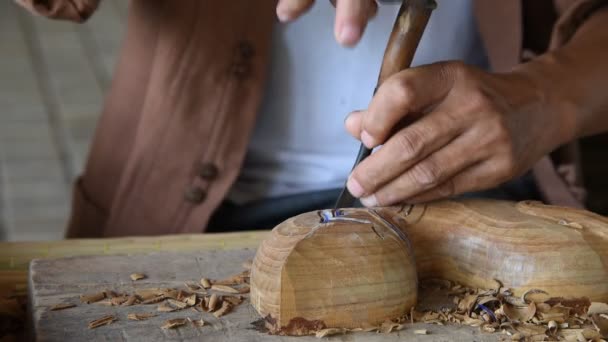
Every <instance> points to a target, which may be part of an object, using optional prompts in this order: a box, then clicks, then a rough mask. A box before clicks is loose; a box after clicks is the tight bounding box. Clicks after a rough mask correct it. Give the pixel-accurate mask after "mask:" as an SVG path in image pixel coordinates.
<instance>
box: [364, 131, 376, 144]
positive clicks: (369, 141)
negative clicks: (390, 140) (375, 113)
mask: <svg viewBox="0 0 608 342" xmlns="http://www.w3.org/2000/svg"><path fill="white" fill-rule="evenodd" d="M361 142H362V143H363V144H364V145H365V146H367V147H368V148H372V147H374V138H373V137H372V136H371V135H370V134H369V133H367V131H363V132H361Z"/></svg>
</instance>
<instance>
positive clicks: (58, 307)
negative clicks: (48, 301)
mask: <svg viewBox="0 0 608 342" xmlns="http://www.w3.org/2000/svg"><path fill="white" fill-rule="evenodd" d="M74 307H76V304H69V303H61V304H56V305H53V306H51V308H50V309H49V310H51V311H59V310H65V309H70V308H74Z"/></svg>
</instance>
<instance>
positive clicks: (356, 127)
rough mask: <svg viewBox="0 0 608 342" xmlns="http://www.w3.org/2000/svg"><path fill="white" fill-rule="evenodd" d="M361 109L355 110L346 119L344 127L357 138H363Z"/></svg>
mask: <svg viewBox="0 0 608 342" xmlns="http://www.w3.org/2000/svg"><path fill="white" fill-rule="evenodd" d="M362 115H363V113H362V112H361V111H354V112H352V113H350V114H348V116H347V117H346V119H344V127H345V128H346V131H347V132H348V133H349V134H350V135H352V136H353V137H354V138H355V139H361V120H362V118H363V116H362Z"/></svg>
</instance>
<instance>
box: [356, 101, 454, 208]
mask: <svg viewBox="0 0 608 342" xmlns="http://www.w3.org/2000/svg"><path fill="white" fill-rule="evenodd" d="M463 130H464V127H462V126H461V125H459V124H457V123H454V122H453V119H452V118H451V117H450V116H449V115H446V114H445V113H442V112H433V113H430V114H428V115H427V116H423V117H422V118H420V119H419V120H418V121H416V122H414V123H413V124H411V125H410V126H407V127H405V128H403V129H401V130H400V131H399V132H397V133H396V134H394V135H393V136H392V137H391V138H390V139H389V140H388V141H387V142H386V144H384V145H383V146H382V148H381V149H380V150H378V151H377V152H376V153H374V154H372V155H371V156H369V157H368V158H367V159H365V160H363V161H362V162H361V163H360V164H359V165H358V166H357V167H356V168H355V169H354V170H353V172H352V174H351V176H350V177H349V179H348V182H347V186H348V189H349V191H350V192H351V194H353V196H355V197H366V196H368V195H371V194H373V193H375V192H376V191H377V190H378V189H380V188H381V187H382V186H384V185H385V184H387V183H389V182H390V181H392V180H394V179H395V178H397V177H399V175H401V174H403V173H404V172H405V171H406V170H408V169H409V168H411V167H412V166H414V165H415V164H416V163H418V162H419V161H421V160H423V159H424V158H426V157H427V156H428V155H430V154H431V153H433V152H435V151H437V150H439V149H440V148H442V147H444V146H445V145H446V144H448V143H449V142H450V141H451V140H452V139H454V138H455V137H456V136H458V135H460V133H462V131H463Z"/></svg>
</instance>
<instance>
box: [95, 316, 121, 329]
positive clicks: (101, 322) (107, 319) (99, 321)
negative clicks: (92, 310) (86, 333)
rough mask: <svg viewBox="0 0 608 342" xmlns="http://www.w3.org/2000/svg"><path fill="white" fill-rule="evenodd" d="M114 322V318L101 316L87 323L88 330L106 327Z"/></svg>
mask: <svg viewBox="0 0 608 342" xmlns="http://www.w3.org/2000/svg"><path fill="white" fill-rule="evenodd" d="M114 321H116V317H114V316H112V315H107V316H103V317H101V318H99V319H96V320H94V321H91V322H89V329H95V328H98V327H101V326H102V325H108V324H111V323H112V322H114Z"/></svg>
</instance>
